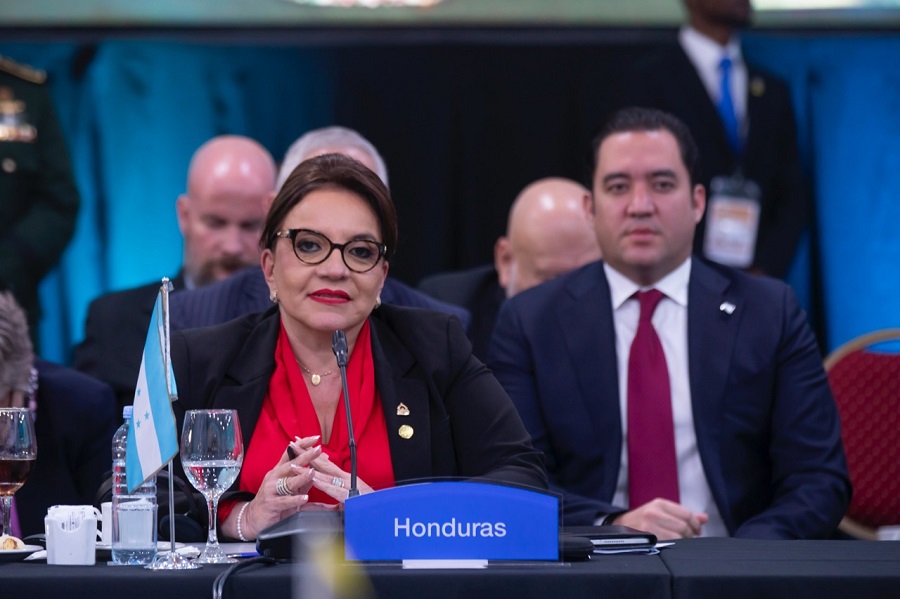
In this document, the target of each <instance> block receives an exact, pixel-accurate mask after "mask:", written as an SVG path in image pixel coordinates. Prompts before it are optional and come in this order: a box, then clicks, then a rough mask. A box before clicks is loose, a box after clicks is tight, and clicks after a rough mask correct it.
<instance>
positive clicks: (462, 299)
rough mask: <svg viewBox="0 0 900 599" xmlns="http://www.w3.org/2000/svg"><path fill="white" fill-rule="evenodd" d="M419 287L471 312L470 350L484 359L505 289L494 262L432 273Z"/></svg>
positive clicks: (504, 297)
mask: <svg viewBox="0 0 900 599" xmlns="http://www.w3.org/2000/svg"><path fill="white" fill-rule="evenodd" d="M419 290H420V291H424V292H425V293H427V294H428V295H430V296H432V297H435V298H437V299H439V300H441V301H445V302H449V303H451V304H455V305H457V306H462V307H463V308H465V309H466V310H468V311H469V314H471V316H472V322H471V324H470V325H469V329H468V333H469V339H471V340H472V352H473V353H474V354H475V355H476V356H478V357H479V358H480V359H482V360H484V359H485V358H486V357H487V349H488V345H489V344H490V341H491V333H492V332H493V331H494V322H495V321H496V320H497V312H499V311H500V304H502V303H503V300H505V299H506V292H505V291H504V290H503V287H501V286H500V281H499V280H498V279H497V270H496V269H495V268H494V265H493V264H487V265H485V266H478V267H476V268H470V269H468V270H463V271H460V272H446V273H439V274H436V275H432V276H430V277H426V278H424V279H422V281H421V282H420V283H419Z"/></svg>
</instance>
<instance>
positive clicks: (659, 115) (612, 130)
mask: <svg viewBox="0 0 900 599" xmlns="http://www.w3.org/2000/svg"><path fill="white" fill-rule="evenodd" d="M661 129H664V130H666V131H668V132H669V133H671V134H672V136H673V137H674V138H675V141H676V142H678V149H679V150H680V151H681V161H682V162H684V166H685V168H686V169H687V172H688V177H690V180H691V187H693V186H694V185H696V184H697V183H698V182H699V181H698V180H699V173H698V172H697V164H698V162H699V159H700V150H698V149H697V143H696V142H695V141H694V137H693V136H692V135H691V132H690V130H689V129H688V128H687V125H685V124H684V123H683V122H682V121H681V119H679V118H678V117H676V116H675V115H672V114H669V113H668V112H664V111H662V110H657V109H656V108H641V107H637V106H632V107H629V108H623V109H621V110H618V111H616V112H615V113H613V114H612V116H610V117H609V119H607V121H606V122H605V123H604V124H603V126H602V127H601V128H600V130H599V131H598V133H597V135H595V136H594V139H593V141H591V156H592V158H593V160H592V163H591V181H593V180H594V173H595V171H596V170H597V155H598V153H599V152H600V146H601V145H602V144H603V142H604V141H605V140H606V138H607V137H609V136H611V135H615V134H616V133H628V132H631V131H659V130H661Z"/></svg>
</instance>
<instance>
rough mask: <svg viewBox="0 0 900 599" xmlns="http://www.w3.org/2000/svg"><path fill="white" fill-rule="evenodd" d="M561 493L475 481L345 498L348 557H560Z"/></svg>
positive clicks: (386, 558)
mask: <svg viewBox="0 0 900 599" xmlns="http://www.w3.org/2000/svg"><path fill="white" fill-rule="evenodd" d="M558 535H559V499H558V498H557V497H556V496H555V495H550V494H547V493H541V492H537V491H527V490H524V489H519V488H514V487H505V486H502V485H496V484H489V483H475V482H435V483H421V484H413V485H403V486H399V487H393V488H390V489H383V490H381V491H376V492H374V493H368V494H366V495H360V496H358V497H353V498H351V499H348V500H347V501H346V502H345V503H344V543H345V548H346V554H347V559H358V560H403V559H481V560H485V559H492V560H556V559H558V558H559V537H558Z"/></svg>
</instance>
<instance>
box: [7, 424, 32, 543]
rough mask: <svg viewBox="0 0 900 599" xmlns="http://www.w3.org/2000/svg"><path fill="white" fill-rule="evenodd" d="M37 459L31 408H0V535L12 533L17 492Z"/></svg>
mask: <svg viewBox="0 0 900 599" xmlns="http://www.w3.org/2000/svg"><path fill="white" fill-rule="evenodd" d="M35 458H37V440H36V439H35V437H34V421H33V420H32V418H31V410H29V409H28V408H0V508H2V517H0V535H8V534H12V530H11V529H10V526H9V514H10V510H11V508H12V498H13V495H14V494H15V492H16V491H17V490H18V489H19V487H21V486H22V485H23V484H25V480H26V479H27V478H28V473H29V472H31V467H32V466H33V465H34V460H35Z"/></svg>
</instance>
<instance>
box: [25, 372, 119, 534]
mask: <svg viewBox="0 0 900 599" xmlns="http://www.w3.org/2000/svg"><path fill="white" fill-rule="evenodd" d="M35 367H36V368H37V370H38V394H37V417H36V419H35V423H34V428H35V435H36V436H37V445H38V456H37V460H36V461H35V464H34V469H33V470H32V471H31V474H30V475H29V477H28V480H27V481H25V484H24V485H22V488H20V489H19V490H18V491H17V492H16V510H17V512H18V514H19V523H20V524H21V525H22V533H23V534H24V535H26V536H27V535H32V534H38V533H42V532H44V516H46V515H47V510H48V509H49V508H50V506H52V505H92V504H93V503H94V496H95V494H96V493H97V488H98V487H99V486H100V483H101V481H102V480H103V475H104V473H106V472H108V471H109V469H110V466H111V464H112V437H113V434H114V433H115V432H116V428H118V426H119V423H120V421H121V416H119V415H117V413H116V398H115V396H114V395H113V392H112V389H110V388H109V386H108V385H105V384H103V383H101V382H100V381H96V380H94V379H92V378H91V377H89V376H86V375H84V374H81V373H80V372H77V371H75V370H71V369H69V368H64V367H62V366H57V365H56V364H51V363H49V362H44V361H42V360H37V361H35Z"/></svg>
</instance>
